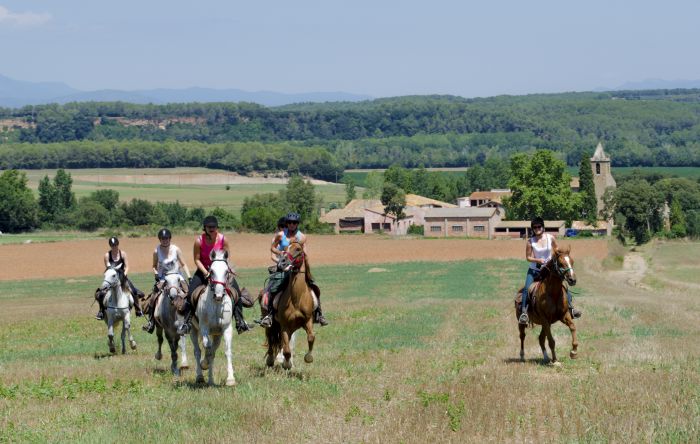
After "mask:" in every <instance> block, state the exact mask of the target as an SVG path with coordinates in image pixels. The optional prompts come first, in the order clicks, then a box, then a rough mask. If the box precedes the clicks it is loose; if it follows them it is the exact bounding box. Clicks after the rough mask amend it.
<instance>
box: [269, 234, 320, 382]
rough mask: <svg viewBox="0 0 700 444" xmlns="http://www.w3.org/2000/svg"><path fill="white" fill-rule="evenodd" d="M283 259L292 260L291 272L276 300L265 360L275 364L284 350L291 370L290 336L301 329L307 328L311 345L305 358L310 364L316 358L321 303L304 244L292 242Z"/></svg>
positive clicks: (283, 366) (291, 345)
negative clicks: (316, 314) (316, 321)
mask: <svg viewBox="0 0 700 444" xmlns="http://www.w3.org/2000/svg"><path fill="white" fill-rule="evenodd" d="M282 260H283V261H285V260H286V261H287V262H288V264H289V267H290V273H291V275H290V277H289V283H288V284H287V287H286V288H285V289H284V291H282V293H281V294H280V295H279V296H277V297H276V298H275V299H276V300H275V302H276V304H275V302H273V305H275V314H274V316H273V321H272V326H271V327H270V328H268V329H267V330H266V332H265V335H266V338H267V344H268V348H267V355H266V359H265V363H266V364H267V366H268V367H272V366H273V365H274V364H275V357H276V356H277V355H278V353H279V352H280V350H281V351H282V354H283V355H284V361H283V362H282V368H284V369H285V370H289V369H291V368H292V365H293V364H292V351H293V342H292V343H291V344H290V339H291V338H293V335H294V332H296V331H297V330H298V329H300V328H303V329H304V330H305V331H306V338H307V342H308V344H309V351H308V352H307V353H306V355H304V361H305V362H306V363H307V364H310V363H312V362H313V360H314V357H313V355H312V351H313V348H314V341H315V339H316V337H315V335H314V328H313V319H314V317H313V314H314V309H315V308H316V306H318V300H317V299H316V297H315V295H314V294H313V290H312V289H311V286H310V283H311V281H312V278H311V267H310V266H309V261H308V258H307V257H306V253H305V252H304V248H303V246H302V245H301V244H300V243H299V242H296V241H293V242H292V243H290V244H289V247H288V248H287V251H286V252H285V253H284V256H283V258H282Z"/></svg>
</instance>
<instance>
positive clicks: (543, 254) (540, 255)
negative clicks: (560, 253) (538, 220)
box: [530, 233, 552, 269]
mask: <svg viewBox="0 0 700 444" xmlns="http://www.w3.org/2000/svg"><path fill="white" fill-rule="evenodd" d="M544 236H545V238H546V239H547V243H546V245H545V246H544V247H542V248H540V247H539V246H537V239H535V237H534V236H533V237H531V238H530V246H531V247H532V255H533V256H534V257H535V258H536V259H545V260H547V261H548V260H550V259H551V258H552V235H551V234H547V233H544ZM538 265H539V264H537V263H536V262H530V268H532V269H537V266H538Z"/></svg>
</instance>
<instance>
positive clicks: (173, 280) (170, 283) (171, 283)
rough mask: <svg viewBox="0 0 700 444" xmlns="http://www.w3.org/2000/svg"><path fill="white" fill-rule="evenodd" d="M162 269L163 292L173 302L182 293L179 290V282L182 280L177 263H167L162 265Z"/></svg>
mask: <svg viewBox="0 0 700 444" xmlns="http://www.w3.org/2000/svg"><path fill="white" fill-rule="evenodd" d="M163 268H164V269H165V276H164V278H165V285H164V286H163V290H164V292H165V294H167V295H168V297H170V300H173V299H174V298H175V297H176V296H177V295H178V293H180V292H181V291H182V290H181V288H180V280H181V279H182V276H180V267H179V265H178V263H177V261H172V262H170V261H168V262H164V263H163Z"/></svg>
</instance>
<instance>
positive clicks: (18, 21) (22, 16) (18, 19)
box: [0, 6, 51, 26]
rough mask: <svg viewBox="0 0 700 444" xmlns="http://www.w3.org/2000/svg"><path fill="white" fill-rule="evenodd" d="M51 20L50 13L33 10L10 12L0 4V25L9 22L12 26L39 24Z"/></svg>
mask: <svg viewBox="0 0 700 444" xmlns="http://www.w3.org/2000/svg"><path fill="white" fill-rule="evenodd" d="M49 20H51V14H49V13H46V12H44V13H41V14H37V13H35V12H12V11H10V10H9V9H7V8H5V7H4V6H0V26H2V25H5V24H9V25H14V26H40V25H43V24H44V23H46V22H48V21H49Z"/></svg>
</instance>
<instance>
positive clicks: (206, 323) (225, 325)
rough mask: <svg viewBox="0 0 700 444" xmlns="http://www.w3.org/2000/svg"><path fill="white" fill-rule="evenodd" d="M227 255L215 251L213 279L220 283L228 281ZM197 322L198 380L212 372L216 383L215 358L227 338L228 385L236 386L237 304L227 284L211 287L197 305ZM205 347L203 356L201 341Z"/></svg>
mask: <svg viewBox="0 0 700 444" xmlns="http://www.w3.org/2000/svg"><path fill="white" fill-rule="evenodd" d="M226 258H227V255H226V254H224V252H221V251H216V252H212V259H213V262H212V265H211V267H210V269H209V273H210V279H211V280H213V281H218V282H227V281H228V271H229V266H228V262H227V261H226ZM196 315H197V321H196V322H193V323H192V327H193V328H192V332H191V334H190V338H191V339H192V346H193V348H194V356H195V365H196V374H197V381H201V380H203V375H202V370H203V369H206V370H208V372H209V375H208V376H209V378H208V383H209V384H210V385H213V384H214V356H215V354H216V349H217V348H218V347H219V344H220V343H221V339H222V337H223V339H224V354H225V355H226V385H234V384H235V381H236V379H235V378H234V376H233V355H232V352H231V343H232V342H233V327H232V325H231V319H232V317H233V304H232V301H231V298H230V297H229V296H228V294H227V293H226V292H225V288H224V285H222V284H216V285H214V288H213V289H212V286H207V288H206V290H205V291H204V293H202V295H201V296H200V298H199V302H198V303H197V310H196ZM200 340H201V341H202V346H203V347H204V357H202V354H201V350H200V347H199V341H200Z"/></svg>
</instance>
